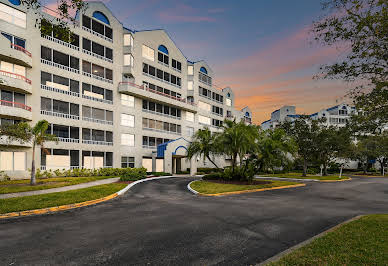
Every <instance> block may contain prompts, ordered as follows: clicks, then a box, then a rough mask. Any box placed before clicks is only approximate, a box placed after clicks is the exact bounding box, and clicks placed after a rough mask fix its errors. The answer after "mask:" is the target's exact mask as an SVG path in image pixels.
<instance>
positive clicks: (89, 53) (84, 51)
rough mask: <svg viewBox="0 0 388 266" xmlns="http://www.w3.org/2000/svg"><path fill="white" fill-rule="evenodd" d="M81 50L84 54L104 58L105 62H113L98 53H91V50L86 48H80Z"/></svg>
mask: <svg viewBox="0 0 388 266" xmlns="http://www.w3.org/2000/svg"><path fill="white" fill-rule="evenodd" d="M82 52H83V53H84V54H88V55H91V56H94V57H97V58H99V59H101V60H104V61H107V62H109V63H113V60H112V59H109V58H106V57H104V56H101V55H99V54H96V53H93V52H91V51H88V50H86V49H82Z"/></svg>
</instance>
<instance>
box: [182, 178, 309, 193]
mask: <svg viewBox="0 0 388 266" xmlns="http://www.w3.org/2000/svg"><path fill="white" fill-rule="evenodd" d="M195 181H198V180H194V181H191V182H190V183H189V184H188V185H187V188H188V189H189V190H190V191H191V192H192V193H194V194H196V195H200V196H209V197H218V196H226V195H237V194H245V193H252V192H259V191H268V190H276V189H284V188H295V187H304V186H306V184H297V185H289V186H281V187H271V188H259V189H251V190H243V191H231V192H222V193H215V194H203V193H200V192H198V191H196V190H195V189H193V188H191V186H190V184H191V183H193V182H195Z"/></svg>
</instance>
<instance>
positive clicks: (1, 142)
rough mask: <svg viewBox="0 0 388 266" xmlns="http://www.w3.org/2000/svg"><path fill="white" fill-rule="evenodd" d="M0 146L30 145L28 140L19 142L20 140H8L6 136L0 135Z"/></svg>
mask: <svg viewBox="0 0 388 266" xmlns="http://www.w3.org/2000/svg"><path fill="white" fill-rule="evenodd" d="M0 146H8V147H15V146H18V147H32V145H31V143H30V142H20V141H16V140H10V139H9V138H8V137H7V136H0Z"/></svg>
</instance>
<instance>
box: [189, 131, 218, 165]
mask: <svg viewBox="0 0 388 266" xmlns="http://www.w3.org/2000/svg"><path fill="white" fill-rule="evenodd" d="M216 138H217V135H216V134H212V132H211V131H210V130H209V128H207V127H206V128H204V129H199V130H198V131H197V132H195V134H194V136H193V140H192V141H191V143H190V144H189V147H188V149H187V157H188V158H189V159H191V158H193V157H194V156H198V155H199V156H203V159H204V160H205V159H208V160H209V161H210V162H211V163H212V164H213V165H214V166H215V167H216V168H219V167H218V166H217V164H216V163H215V162H214V160H213V159H212V157H213V155H215V154H218V153H219V149H218V146H217V144H216Z"/></svg>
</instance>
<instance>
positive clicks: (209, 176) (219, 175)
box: [202, 172, 224, 180]
mask: <svg viewBox="0 0 388 266" xmlns="http://www.w3.org/2000/svg"><path fill="white" fill-rule="evenodd" d="M202 179H203V180H221V179H224V175H223V173H222V172H218V173H211V174H207V175H204V176H203V177H202Z"/></svg>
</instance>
